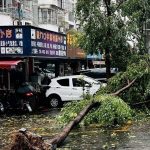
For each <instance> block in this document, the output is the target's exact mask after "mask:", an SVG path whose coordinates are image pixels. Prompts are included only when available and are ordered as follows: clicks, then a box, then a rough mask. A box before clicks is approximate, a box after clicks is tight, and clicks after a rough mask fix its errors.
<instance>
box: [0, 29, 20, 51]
mask: <svg viewBox="0 0 150 150" xmlns="http://www.w3.org/2000/svg"><path fill="white" fill-rule="evenodd" d="M0 54H23V30H22V28H15V29H14V28H9V27H7V28H0Z"/></svg>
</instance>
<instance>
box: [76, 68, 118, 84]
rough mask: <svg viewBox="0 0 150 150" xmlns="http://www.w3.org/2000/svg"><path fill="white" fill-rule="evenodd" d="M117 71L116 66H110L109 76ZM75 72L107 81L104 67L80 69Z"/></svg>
mask: <svg viewBox="0 0 150 150" xmlns="http://www.w3.org/2000/svg"><path fill="white" fill-rule="evenodd" d="M117 72H118V69H117V68H111V76H113V75H115V74H116V73H117ZM76 74H83V75H86V76H88V77H91V78H94V79H96V80H98V81H101V82H107V79H106V68H93V69H87V70H80V71H79V72H77V73H76Z"/></svg>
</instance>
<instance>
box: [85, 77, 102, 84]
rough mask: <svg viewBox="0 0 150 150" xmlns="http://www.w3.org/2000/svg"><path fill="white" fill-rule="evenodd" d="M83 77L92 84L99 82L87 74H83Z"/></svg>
mask: <svg viewBox="0 0 150 150" xmlns="http://www.w3.org/2000/svg"><path fill="white" fill-rule="evenodd" d="M83 77H84V80H85V81H87V82H89V83H91V84H92V83H94V84H99V83H100V82H99V81H96V80H95V79H93V78H90V77H88V76H85V75H84V76H83Z"/></svg>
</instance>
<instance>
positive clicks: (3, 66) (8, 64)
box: [0, 60, 21, 69]
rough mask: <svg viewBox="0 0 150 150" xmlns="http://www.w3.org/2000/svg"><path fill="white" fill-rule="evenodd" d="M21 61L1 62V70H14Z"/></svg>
mask: <svg viewBox="0 0 150 150" xmlns="http://www.w3.org/2000/svg"><path fill="white" fill-rule="evenodd" d="M19 62H21V60H3V61H0V69H11V68H14V67H15V66H16V65H17V64H18V63H19Z"/></svg>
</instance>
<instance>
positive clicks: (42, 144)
mask: <svg viewBox="0 0 150 150" xmlns="http://www.w3.org/2000/svg"><path fill="white" fill-rule="evenodd" d="M99 105H100V103H99V102H92V103H90V104H89V105H88V106H86V107H85V108H84V109H83V110H82V111H81V112H80V113H79V114H78V115H77V117H76V118H75V119H74V120H73V121H71V122H70V123H69V124H68V125H67V126H66V127H65V128H64V129H63V131H62V132H61V133H60V134H59V135H57V136H56V137H54V138H53V139H51V140H43V139H42V137H41V136H38V135H35V134H34V133H31V132H28V131H26V130H24V129H23V130H22V129H21V130H19V132H16V133H15V134H14V141H13V143H12V146H11V147H10V148H9V150H26V149H28V150H55V149H56V148H57V146H59V145H60V144H61V143H62V142H63V141H64V140H65V139H66V137H67V136H68V134H69V132H70V131H71V129H72V128H73V127H74V126H76V125H77V124H79V122H80V121H81V120H82V119H83V118H84V116H85V115H86V114H87V113H88V112H89V111H90V110H91V109H92V108H95V107H98V106H99Z"/></svg>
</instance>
